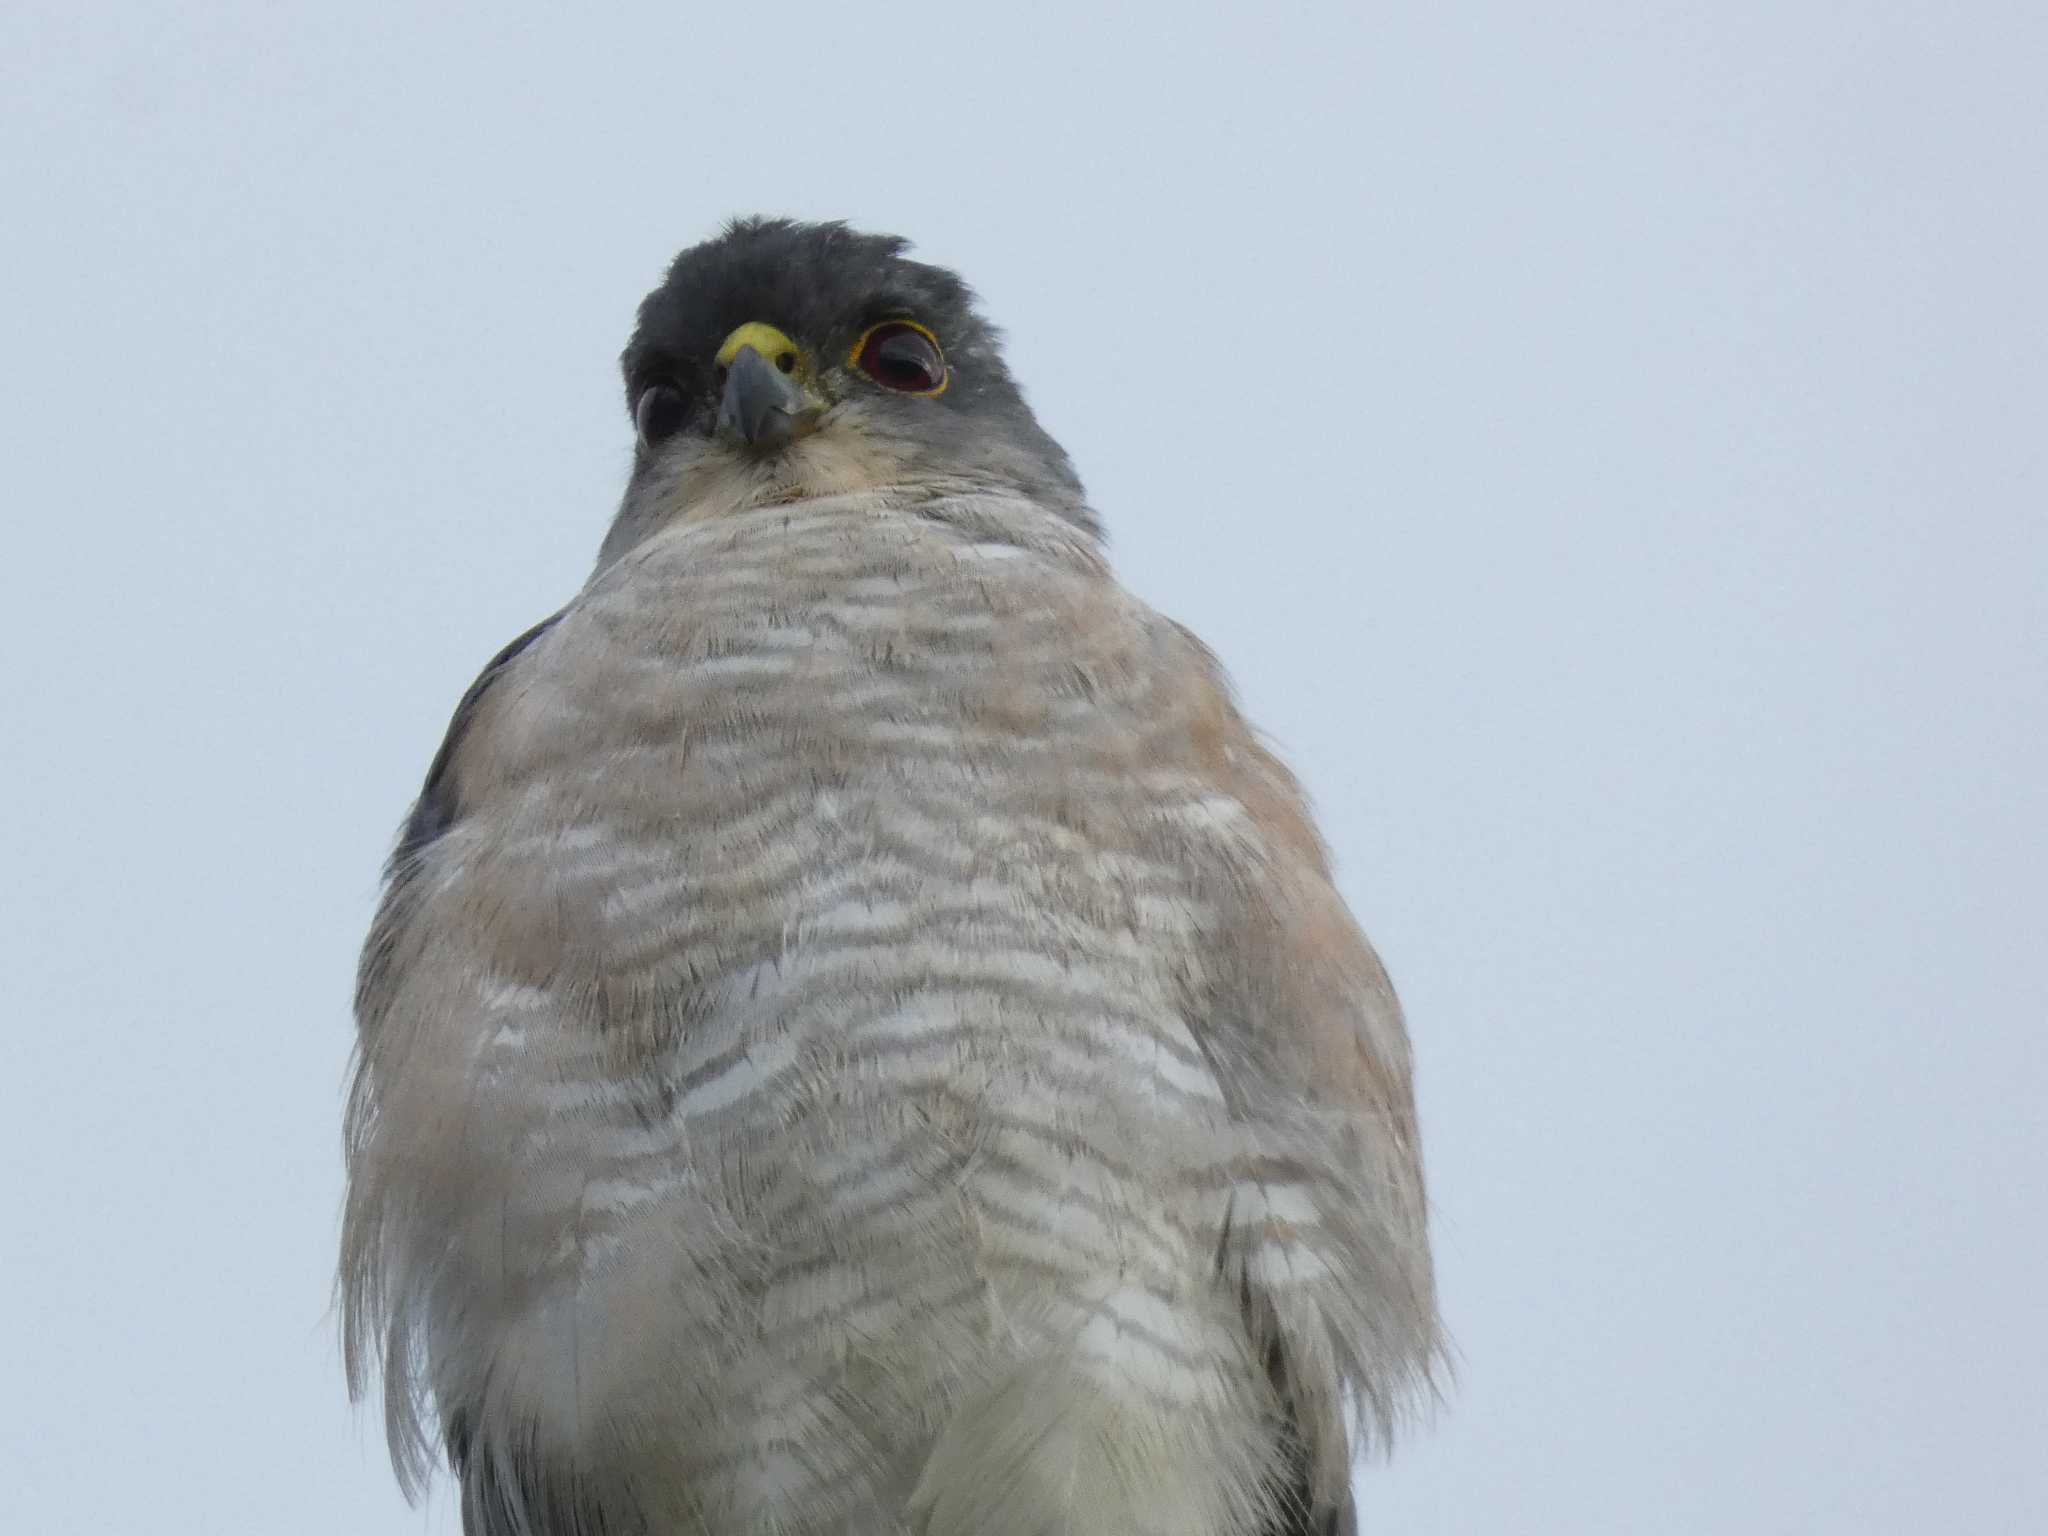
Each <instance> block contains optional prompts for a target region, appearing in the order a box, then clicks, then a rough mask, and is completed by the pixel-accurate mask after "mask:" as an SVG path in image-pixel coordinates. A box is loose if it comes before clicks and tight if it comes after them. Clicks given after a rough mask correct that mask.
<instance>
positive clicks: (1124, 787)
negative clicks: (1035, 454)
mask: <svg viewBox="0 0 2048 1536" xmlns="http://www.w3.org/2000/svg"><path fill="white" fill-rule="evenodd" d="M849 409H857V408H856V407H849ZM869 428H870V429H869V430H868V431H866V432H865V433H855V434H850V435H849V434H841V435H839V436H828V434H826V433H825V432H822V431H821V432H820V433H819V435H818V439H817V440H816V441H814V442H810V443H807V444H805V445H803V446H802V450H801V453H800V454H798V455H797V456H796V457H795V458H794V460H793V461H792V462H791V463H784V464H783V465H781V466H780V467H779V468H777V469H776V470H775V471H774V472H773V473H772V474H771V473H768V472H767V471H755V470H751V469H746V468H744V467H740V466H736V465H735V464H733V463H729V462H727V461H725V460H723V459H720V458H719V457H718V456H717V455H716V454H715V453H713V452H712V451H711V450H708V449H707V450H704V451H703V452H702V453H700V454H697V455H696V456H694V457H685V458H684V459H681V460H677V461H673V462H669V463H667V464H666V465H665V466H663V467H662V468H661V469H660V470H659V471H658V472H656V471H653V470H650V472H649V473H647V474H645V475H643V476H642V477H641V478H640V480H639V481H637V482H636V484H637V486H638V490H637V492H636V494H637V495H638V497H639V498H640V501H639V505H638V509H637V511H636V512H635V513H634V515H635V516H636V517H638V519H639V523H640V525H641V526H642V527H643V529H644V530H645V531H643V532H641V533H640V534H638V535H637V536H636V537H635V538H634V539H633V540H632V541H631V542H630V544H629V545H628V546H627V547H626V548H625V549H623V550H622V551H619V552H617V553H616V554H615V556H614V557H613V558H610V559H608V560H607V562H606V563H605V564H603V565H602V566H601V567H600V569H599V570H598V572H597V573H596V574H595V575H594V576H593V577H592V578H591V580H590V582H589V583H588V584H587V585H586V587H585V588H584V590H583V591H582V592H581V593H580V594H579V595H578V596H577V598H576V599H575V600H574V601H573V602H572V603H570V604H569V606H568V607H567V608H566V609H565V610H564V611H563V612H562V613H561V614H560V615H559V616H558V617H557V619H556V620H554V621H553V622H551V623H550V624H549V625H546V626H544V627H542V628H541V629H539V630H538V631H537V632H535V633H534V634H532V635H531V636H529V637H523V640H522V642H521V643H520V644H519V645H518V646H516V647H514V648H512V649H511V650H509V651H508V653H507V654H506V655H505V656H503V657H501V658H500V661H499V662H498V663H496V664H494V666H493V668H492V670H491V671H490V672H488V673H487V674H486V676H485V678H484V679H482V680H481V681H480V682H479V685H478V687H477V688H476V689H474V690H472V693H471V696H470V697H469V698H467V699H466V700H465V701H464V704H463V707H462V709H461V710H460V711H459V712H458V716H457V723H456V727H455V729H453V730H451V733H450V737H449V741H448V744H447V745H446V746H445V747H444V749H443V753H442V756H441V758H440V759H439V760H438V761H437V763H436V765H435V770H434V773H433V775H432V776H431V777H430V782H429V789H428V794H427V795H426V796H425V797H423V799H422V803H421V807H420V809H419V811H417V812H416V813H415V818H414V822H413V824H412V826H411V829H410V830H409V833H408V836H407V838H406V840H405V843H404V844H403V845H402V847H401V849H400V852H399V855H398V857H397V858H396V859H395V860H394V863H393V868H392V873H391V879H390V882H389V885H388V888H387V892H386V897H385V901H384V904H383V907H382V909H381V911H380V913H379V915H378V918H377V922H376V926H375V928H374V931H373V933H372V935H371V939H370V943H369V945H368V948H367V950H366V952H365V957H364V965H363V972H362V979H361V985H360V989H359V997H358V1009H359V1020H360V1026H361V1055H360V1064H359V1070H358V1074H357V1077H356V1081H355V1088H354V1094H353V1098H352V1104H351V1113H350V1120H349V1132H348V1143H349V1158H350V1194H349V1203H348V1211H347V1219H346V1230H345V1234H344V1254H343V1267H342V1281H343V1295H344V1301H345V1316H346V1323H347V1347H348V1356H349V1363H350V1370H351V1373H352V1380H353V1382H354V1383H355V1385H356V1386H357V1387H358V1388H360V1387H362V1386H363V1385H365V1384H366V1383H367V1381H368V1379H369V1378H370V1377H371V1376H372V1375H373V1374H375V1373H377V1372H379V1371H381V1374H382V1377H383V1386H384V1393H385V1400H386V1407H387V1415H388V1419H389V1424H390V1430H391V1436H392V1442H393V1446H394V1450H395V1453H396V1454H397V1456H398V1458H399V1461H400V1464H401V1468H402V1470H403V1472H404V1473H405V1475H407V1476H408V1477H411V1478H415V1479H416V1478H417V1477H419V1476H421V1475H422V1474H423V1473H424V1471H425V1469H426V1466H427V1464H428V1460H429V1457H430V1454H431V1452H432V1449H433V1447H434V1445H435V1444H436V1442H437V1441H441V1442H445V1448H446V1450H447V1452H448V1454H449V1455H450V1456H451V1457H452V1458H453V1460H454V1461H455V1463H456V1466H457V1468H458V1471H459V1474H460V1476H461V1479H462V1485H463V1500H464V1513H465V1521H466V1527H467V1529H468V1530H470V1531H471V1532H472V1533H476V1536H515V1533H530V1536H567V1533H570V1532H590V1533H596V1532H603V1533H608V1536H619V1533H635V1536H637V1533H648V1536H654V1533H668V1532H704V1533H720V1536H723V1533H727V1532H738V1531H747V1532H764V1533H765V1532H778V1533H781V1532H788V1533H795V1532H820V1533H823V1532H841V1533H846V1536H866V1533H884V1532H906V1531H911V1530H917V1531H922V1532H929V1533H931V1536H1005V1533H1018V1536H1023V1533H1052V1532H1062V1533H1075V1536H1084V1533H1096V1532H1100V1533H1103V1536H1109V1533H1112V1532H1114V1533H1119V1536H1122V1533H1159V1536H1166V1533H1169V1532H1170V1533H1173V1536H1251V1533H1279V1532H1308V1531H1312V1530H1313V1531H1329V1530H1335V1529H1340V1528H1343V1527H1344V1526H1345V1524H1346V1522H1347V1521H1348V1518H1349V1516H1348V1499H1347V1493H1346V1481H1347V1477H1348V1469H1349V1450H1350V1446H1349V1441H1348V1438H1347V1435H1346V1430H1345V1414H1346V1411H1347V1409H1352V1410H1355V1411H1356V1412H1357V1417H1358V1419H1359V1421H1360V1422H1361V1423H1362V1424H1363V1425H1364V1426H1365V1427H1366V1428H1367V1429H1368V1430H1373V1429H1384V1428H1385V1427H1386V1426H1388V1425H1389V1424H1390V1423H1391V1421H1392V1420H1393V1418H1394V1417H1395V1416H1396V1414H1397V1412H1398V1411H1399V1409H1400V1408H1401V1407H1402V1405H1403V1404H1404V1402H1405V1401H1406V1400H1407V1399H1408V1398H1409V1397H1410V1396H1411V1395H1412V1394H1413V1393H1414V1392H1415V1391H1416V1390H1417V1389H1418V1388H1419V1387H1420V1386H1421V1385H1422V1383H1423V1382H1424V1380H1425V1377H1426V1375H1427V1371H1428V1368H1429V1365H1430V1362H1431V1359H1432V1357H1433V1354H1434V1351H1435V1349H1436V1344H1437V1334H1436V1323H1435V1313H1434V1303H1433V1298H1432V1290H1431V1279H1430V1266H1429V1257H1428V1247H1427V1240H1426V1232H1425V1218H1424V1202H1423V1193H1422V1184H1421V1174H1420V1165H1419V1159H1418V1152H1417V1146H1416V1137H1415V1126H1414V1119H1413V1112H1412V1103H1411V1097H1410V1088H1409V1061H1408V1051H1407V1045H1406V1041H1405V1037H1404V1033H1403V1029H1402V1024H1401V1020H1400V1015H1399V1012H1398V1009H1397V1006H1396V1004H1395V1001H1394V997H1393V994H1392V992H1391V990H1390V988H1389V987H1388V985H1387V981H1386V978H1385V976H1384V974H1383V972H1382V971H1381V968H1380V966H1379V964H1378V962H1377V961H1376V960H1375V958H1374V956H1373V954H1372V952H1371V950H1370V948H1369V947H1368V946H1367V944H1366V943H1365V941H1364V939H1363V937H1362V936H1361V935H1360V934H1359V932H1358V930H1357V928H1356V927H1355V925H1354V924H1353V923H1352V921H1351V919H1350V917H1349V915H1348V914H1347V913H1346V911H1345V909H1344V907H1343V904H1342V902H1341V900H1340V899H1339V898H1338V896H1337V894H1336V892H1335V890H1334V889H1333V887H1332V885H1331V882H1330V877H1329V873H1328V869H1327V866H1326V863H1325V859H1324V856H1323V851H1322V849H1321V847H1320V845H1319V843H1318V841H1317V838H1316V835H1315V833H1314V831H1313V828H1312V826H1311V823H1310V821H1309V818H1308V815H1307V812H1306V810H1305V808H1304V807H1303V804H1302V800H1301V796H1300V794H1299V791H1298V789H1297V787H1296V785H1295V784H1294V782H1293V780H1292V779H1291V778H1290V777H1289V776H1288V774H1287V773H1286V772H1285V771H1284V769H1282V768H1281V767H1280V766H1279V764H1278V763H1277V762H1276V761H1275V760H1274V759H1273V758H1272V757H1271V756H1270V755H1269V754H1268V753H1267V751H1266V750H1265V749H1264V748H1263V747H1262V746H1261V745H1260V744H1259V743H1258V742H1257V741H1256V739H1255V738H1254V737H1253V735H1252V734H1251V733H1250V731H1249V730H1248V729H1247V727H1246V726H1245V724H1244V722H1243V720H1242V719H1241V718H1240V716H1239V714H1238V713H1237V711H1236V709H1235V707H1234V706H1233V704H1232V703H1231V701H1230V699H1229V697H1228V694H1227V690H1226V687H1225V685H1224V683H1223V681H1222V679H1221V677H1220V675H1219V673H1218V672H1217V669H1216V668H1215V666H1214V664H1213V662H1212V660H1211V659H1210V657H1209V656H1208V655H1207V654H1206V653H1205V652H1204V651H1203V650H1202V648H1201V647H1200V646H1199V644H1197V643H1196V642H1195V641H1194V640H1193V639H1192V638H1191V637H1190V636H1189V635H1188V634H1187V633H1186V632H1185V631H1183V630H1181V629H1179V628H1178V627H1177V626H1175V625H1173V624H1171V623H1169V622H1167V621H1165V620H1163V619H1161V618H1160V617H1159V616H1157V615H1156V614H1154V613H1152V612H1151V611H1150V610H1149V609H1147V608H1145V607H1144V606H1143V605H1142V604H1140V603H1139V602H1137V601H1136V600H1135V599H1133V598H1132V597H1130V596H1129V595H1128V594H1126V593H1124V592H1123V591H1122V590H1121V589H1120V588H1119V587H1118V586H1117V585H1116V584H1115V582H1114V581H1113V580H1112V579H1111V577H1110V575H1109V573H1108V571H1107V568H1106V567H1105V565H1104V563H1103V560H1102V557H1101V554H1100V551H1099V548H1098V546H1097V543H1096V540H1095V538H1094V535H1093V534H1092V532H1091V531H1090V528H1089V527H1088V526H1087V525H1086V523H1085V522H1084V521H1082V520H1077V519H1076V518H1075V517H1074V516H1072V515H1071V511H1070V510H1069V509H1065V508H1060V507H1048V506H1047V505H1046V504H1045V502H1044V501H1043V500H1042V499H1039V498H1034V497H1031V496H1028V495H1025V494H1023V493H1022V492H1020V490H1019V489H1018V488H1017V487H1016V486H1015V485H1014V484H1012V483H1007V482H1006V481H1005V480H1004V479H1003V478H1002V477H1001V476H999V475H979V476H973V477H966V478H955V479H950V480H949V479H947V478H945V477H943V476H936V475H931V474H925V475H922V476H921V477H918V476H911V475H909V474H907V473H906V469H905V465H906V462H907V458H908V450H904V449H898V448H892V447H891V446H890V442H891V440H890V438H889V434H888V432H887V431H886V430H885V427H884V425H880V424H876V423H872V422H871V423H870V424H869ZM850 441H857V442H858V443H859V444H860V445H862V446H860V447H859V449H858V451H855V450H851V449H849V448H848V447H847V446H846V444H847V443H848V442H850ZM650 508H652V509H655V510H654V511H650V510H649V509H650ZM662 509H666V510H662Z"/></svg>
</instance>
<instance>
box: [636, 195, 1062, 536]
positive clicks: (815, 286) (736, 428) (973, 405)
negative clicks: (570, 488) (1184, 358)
mask: <svg viewBox="0 0 2048 1536" xmlns="http://www.w3.org/2000/svg"><path fill="white" fill-rule="evenodd" d="M903 251H904V242H903V241H901V240H899V239H897V238H895V237H893V236H886V235H867V234H860V233H857V232H855V231H853V230H850V229H848V228H847V227H846V226H845V225H843V224H796V223H792V222H789V221H786V220H761V219H749V220H741V221H737V222H735V223H734V224H732V225H731V226H729V227H728V228H727V229H726V231H725V232H724V233H723V234H721V235H720V236H719V237H718V238H716V239H714V240H710V241H707V242H705V243H704V244H702V245H698V246H694V247H692V248H690V249H689V250H686V251H684V252H683V253H682V254H681V255H680V256H678V257H677V258H676V261H675V263H674V265H673V266H672V267H671V268H670V270H669V274H668V277H667V279H666V281H664V283H663V284H662V286H661V287H660V288H658V289H656V290H655V291H654V292H653V293H652V294H650V295H649V296H648V298H647V300H646V301H645V302H644V303H643V304H642V305H641V306H640V315H639V323H638V325H637V327H636V328H635V330H634V333H633V337H632V339H631V341H630V342H629V343H628V345H627V347H626V351H625V354H624V356H623V357H622V359H621V364H622V368H623V371H624V374H625V381H626V394H627V406H628V409H629V410H630V411H631V412H632V415H633V418H634V423H635V428H636V431H637V434H638V437H639V448H638V451H637V453H636V455H635V459H634V472H633V479H632V483H631V484H630V485H629V487H628V489H627V493H626V499H625V504H624V506H623V507H622V508H621V510H620V513H619V517H618V520H617V521H616V522H615V524H614V525H613V528H612V532H611V534H610V536H609V537H608V538H607V539H606V541H605V550H604V553H603V554H602V556H601V557H600V558H601V560H602V561H608V560H609V559H611V558H614V557H615V556H616V555H618V554H619V553H622V552H623V551H624V550H625V549H627V548H630V547H632V545H634V544H636V543H638V542H639V540H640V539H642V538H644V537H646V535H647V534H649V533H651V532H652V531H654V529H656V528H658V527H661V526H663V525H665V524H667V523H669V522H672V521H674V520H676V519H678V518H688V519H691V520H696V519H701V518H706V517H716V516H720V515H724V514H726V513H730V512H734V511H740V510H744V509H746V508H747V507H750V506H760V505H764V504H769V503H774V502H788V501H795V500H800V499H803V498H806V497H811V496H821V495H832V494H838V493H843V492H848V491H858V490H874V489H883V490H888V489H900V490H902V491H904V492H905V493H906V494H908V495H911V496H917V495H919V494H921V493H925V492H929V491H933V490H936V489H939V488H941V487H947V486H951V487H957V488H975V487H982V488H997V489H1005V490H1010V491H1013V492H1017V493H1020V494H1022V495H1024V496H1027V497H1030V498H1031V499H1033V500H1036V501H1039V502H1042V503H1044V504H1046V505H1048V506H1049V507H1052V508H1054V509H1056V510H1058V511H1060V512H1062V513H1063V514H1064V515H1066V516H1068V517H1070V518H1071V519H1072V520H1073V521H1074V522H1076V523H1077V524H1079V525H1081V526H1083V527H1085V528H1088V529H1089V530H1090V531H1093V529H1094V519H1093V515H1092V513H1090V512H1089V510H1088V508H1087V506H1086V503H1085V501H1084V500H1083V494H1082V490H1081V485H1080V482H1079V480H1078V479H1077V478H1076V476H1075V474H1074V472H1073V468H1072V466H1071V465H1070V464H1069V463H1068V460H1067V457H1066V455H1065V453H1064V452H1062V451H1061V449H1060V447H1059V445H1058V444H1057V443H1055V442H1054V441H1053V440H1052V439H1051V438H1050V437H1048V436H1047V435H1046V433H1045V432H1044V430H1043V429H1042V428H1040V426H1039V425H1038V423H1037V420H1036V419H1035V418H1034V417H1033V416H1032V414H1031V410H1030V407H1029V406H1027V405H1026V404H1025V402H1024V398H1023V396H1022V394H1021V392H1020V391H1019V390H1018V388H1017V386H1016V384H1015V382H1014V381H1013V380H1012V379H1011V377H1010V374H1009V370H1008V368H1007V366H1006V365H1005V363H1004V361H1003V356H1002V349H1001V343H1000V336H999V334H998V332H997V331H996V330H995V328H994V327H992V326H991V325H989V324H988V322H987V321H986V320H984V319H983V318H982V316H981V314H980V313H979V311H978V310H977V308H976V307H975V302H974V296H973V294H972V292H971V291H970V290H969V289H968V287H967V286H966V284H965V283H963V282H962V281H961V280H960V279H959V278H958V277H956V276H955V275H954V274H953V273H951V272H948V271H946V270H944V269H943V268H940V267H934V266H930V265H927V264H925V263H922V262H916V261H911V260H909V259H908V258H906V257H905V256H904V255H903Z"/></svg>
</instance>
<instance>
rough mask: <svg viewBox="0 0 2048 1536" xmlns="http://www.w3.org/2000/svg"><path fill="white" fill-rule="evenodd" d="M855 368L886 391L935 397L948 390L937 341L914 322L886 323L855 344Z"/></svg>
mask: <svg viewBox="0 0 2048 1536" xmlns="http://www.w3.org/2000/svg"><path fill="white" fill-rule="evenodd" d="M853 363H854V366H855V367H856V368H858V369H860V371H861V372H862V373H864V374H866V375H867V376H868V377H869V378H871V379H873V380H874V381H875V382H876V383H877V384H880V385H881V386H882V387H883V388H885V389H893V390H896V391H897V392H898V393H899V394H905V395H936V394H937V393H938V392H939V391H940V390H942V389H944V388H945V387H946V359H945V357H944V356H943V355H942V354H941V353H940V351H939V343H938V338H936V337H935V336H933V335H932V333H931V332H930V331H928V330H926V329H925V328H924V327H923V326H921V325H919V324H918V323H917V322H916V321H915V320H884V321H883V322H882V323H881V324H880V325H877V326H872V327H870V328H869V329H868V331H867V333H866V334H865V335H863V336H862V337H861V339H860V340H859V341H857V342H855V343H854V347H853Z"/></svg>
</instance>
